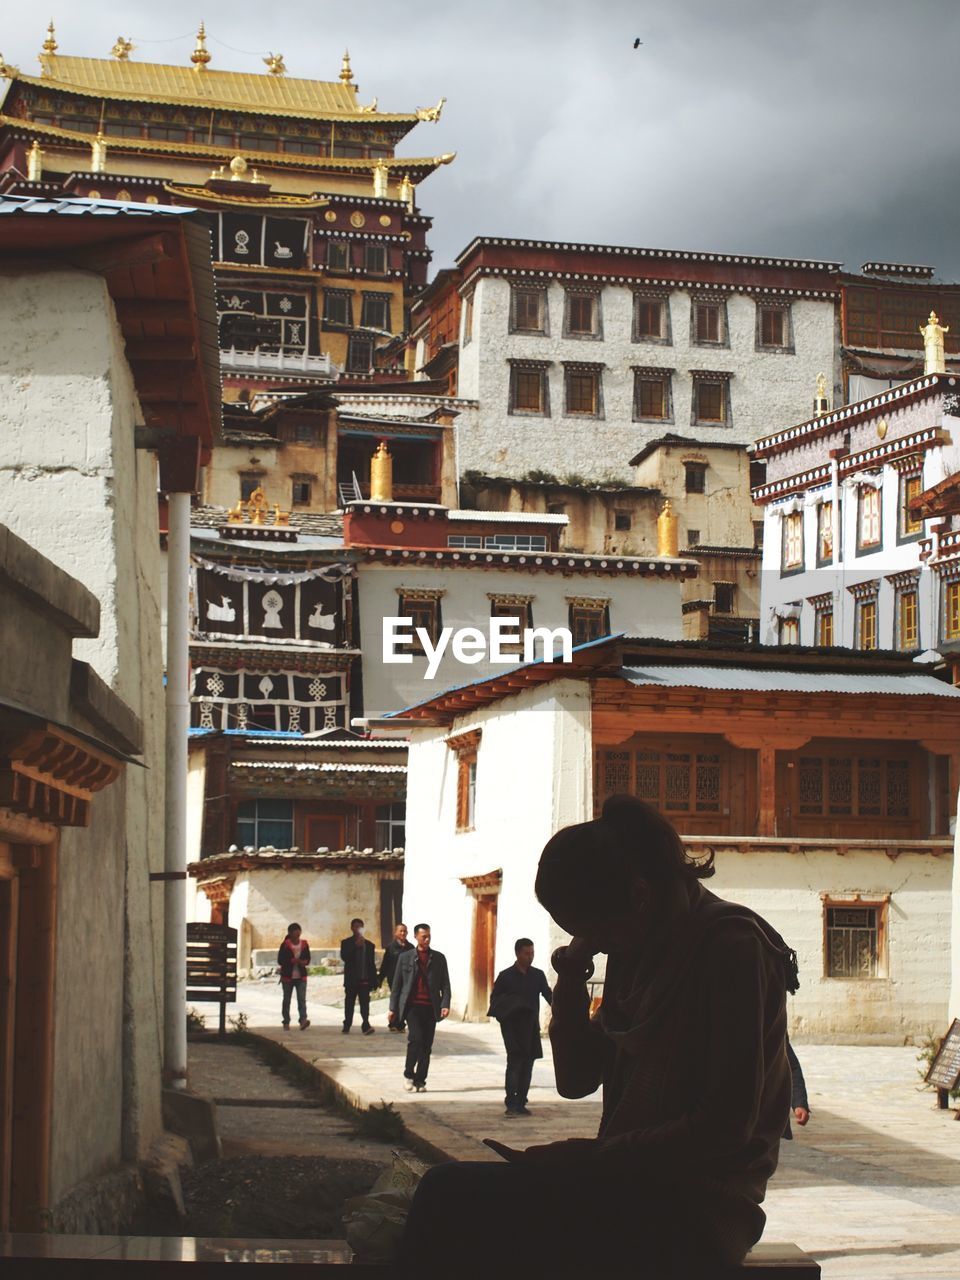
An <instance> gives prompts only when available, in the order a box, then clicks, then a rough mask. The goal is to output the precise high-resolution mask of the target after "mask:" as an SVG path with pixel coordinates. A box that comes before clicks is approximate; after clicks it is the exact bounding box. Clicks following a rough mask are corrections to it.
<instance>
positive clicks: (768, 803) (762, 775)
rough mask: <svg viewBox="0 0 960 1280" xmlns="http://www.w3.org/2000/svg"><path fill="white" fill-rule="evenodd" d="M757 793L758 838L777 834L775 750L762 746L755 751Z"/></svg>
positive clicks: (765, 745)
mask: <svg viewBox="0 0 960 1280" xmlns="http://www.w3.org/2000/svg"><path fill="white" fill-rule="evenodd" d="M757 793H758V797H759V810H760V816H759V819H758V822H757V835H758V836H775V835H776V834H777V749H776V747H771V746H768V745H767V744H763V745H762V746H760V747H759V748H758V749H757Z"/></svg>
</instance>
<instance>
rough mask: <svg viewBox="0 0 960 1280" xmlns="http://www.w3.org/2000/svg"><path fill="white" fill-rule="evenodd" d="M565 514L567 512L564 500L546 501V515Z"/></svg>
mask: <svg viewBox="0 0 960 1280" xmlns="http://www.w3.org/2000/svg"><path fill="white" fill-rule="evenodd" d="M566 514H567V507H566V503H564V502H548V503H547V515H548V516H565V515H566Z"/></svg>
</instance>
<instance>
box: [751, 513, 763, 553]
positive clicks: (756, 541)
mask: <svg viewBox="0 0 960 1280" xmlns="http://www.w3.org/2000/svg"><path fill="white" fill-rule="evenodd" d="M752 524H753V548H754V550H755V551H759V550H760V548H761V547H762V546H763V521H762V520H754V521H752Z"/></svg>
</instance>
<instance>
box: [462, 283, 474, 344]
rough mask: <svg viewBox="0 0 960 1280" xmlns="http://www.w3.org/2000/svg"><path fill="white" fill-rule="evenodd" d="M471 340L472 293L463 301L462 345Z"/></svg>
mask: <svg viewBox="0 0 960 1280" xmlns="http://www.w3.org/2000/svg"><path fill="white" fill-rule="evenodd" d="M472 339H473V292H472V291H471V292H470V293H468V294H467V296H466V297H465V298H464V300H463V345H464V346H466V345H467V343H468V342H470V341H472Z"/></svg>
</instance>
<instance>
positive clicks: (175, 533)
mask: <svg viewBox="0 0 960 1280" xmlns="http://www.w3.org/2000/svg"><path fill="white" fill-rule="evenodd" d="M168 502H169V533H168V535H167V689H166V735H167V750H166V766H167V773H166V806H165V818H166V824H165V829H166V838H165V841H164V860H163V865H164V871H165V873H166V874H165V879H164V886H163V1058H164V1072H163V1074H164V1081H165V1083H166V1084H167V1085H168V1086H170V1087H172V1088H174V1089H185V1088H186V1087H187V982H186V979H187V885H186V874H187V730H188V729H189V727H190V696H189V673H188V664H189V647H188V645H189V642H188V634H189V626H190V618H189V578H190V494H189V493H171V494H169V495H168Z"/></svg>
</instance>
